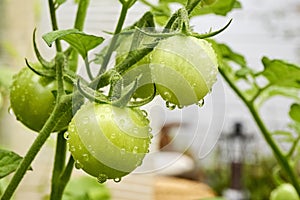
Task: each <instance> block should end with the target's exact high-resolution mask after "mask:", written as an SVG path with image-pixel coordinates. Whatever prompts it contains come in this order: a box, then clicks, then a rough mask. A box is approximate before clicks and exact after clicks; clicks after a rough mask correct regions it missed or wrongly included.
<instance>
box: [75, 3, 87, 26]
mask: <svg viewBox="0 0 300 200" xmlns="http://www.w3.org/2000/svg"><path fill="white" fill-rule="evenodd" d="M89 3H90V0H80V1H79V4H78V9H77V14H76V19H75V23H74V28H76V29H78V30H79V31H82V30H83V26H84V22H85V18H86V13H87V9H88V7H89Z"/></svg>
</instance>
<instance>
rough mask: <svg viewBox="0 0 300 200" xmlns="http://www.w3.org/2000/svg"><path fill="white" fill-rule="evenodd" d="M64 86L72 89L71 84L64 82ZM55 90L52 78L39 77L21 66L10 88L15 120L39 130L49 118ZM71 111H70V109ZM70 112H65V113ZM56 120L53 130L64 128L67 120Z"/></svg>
mask: <svg viewBox="0 0 300 200" xmlns="http://www.w3.org/2000/svg"><path fill="white" fill-rule="evenodd" d="M65 86H66V88H67V89H68V90H69V91H72V85H71V84H69V83H66V82H65ZM55 90H57V84H56V81H55V80H54V79H51V78H46V77H41V76H39V75H37V74H35V73H34V72H32V71H31V70H30V69H29V68H23V69H21V71H20V72H19V73H18V74H16V75H15V76H14V78H13V83H12V86H11V90H10V104H11V109H12V110H13V112H14V114H15V116H16V118H17V120H19V121H20V122H21V123H22V124H24V125H25V126H26V127H28V128H29V129H31V130H34V131H37V132H38V131H40V130H41V128H42V127H43V125H44V124H45V122H46V121H47V119H48V118H49V116H50V114H51V112H52V110H53V108H54V106H55V101H56V99H55V96H54V94H53V93H52V92H53V91H55ZM71 112H72V111H71ZM68 114H69V115H71V114H72V113H67V115H68ZM65 119H66V121H64V120H61V121H59V122H58V124H57V126H56V127H55V129H54V131H58V130H61V129H65V128H66V127H67V125H68V120H67V118H65Z"/></svg>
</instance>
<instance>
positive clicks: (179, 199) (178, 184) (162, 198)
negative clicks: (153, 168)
mask: <svg viewBox="0 0 300 200" xmlns="http://www.w3.org/2000/svg"><path fill="white" fill-rule="evenodd" d="M154 188H155V200H168V199H172V200H195V199H201V198H209V197H214V196H215V193H214V192H213V190H212V189H211V188H210V187H209V186H208V185H206V184H204V183H200V182H197V181H192V180H187V179H182V178H175V177H167V176H157V177H155V187H154Z"/></svg>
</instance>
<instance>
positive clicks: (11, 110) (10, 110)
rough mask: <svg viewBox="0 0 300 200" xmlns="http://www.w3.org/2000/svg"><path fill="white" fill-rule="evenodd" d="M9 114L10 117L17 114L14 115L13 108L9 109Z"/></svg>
mask: <svg viewBox="0 0 300 200" xmlns="http://www.w3.org/2000/svg"><path fill="white" fill-rule="evenodd" d="M8 113H9V114H10V115H15V113H14V111H13V109H12V108H11V107H9V108H8Z"/></svg>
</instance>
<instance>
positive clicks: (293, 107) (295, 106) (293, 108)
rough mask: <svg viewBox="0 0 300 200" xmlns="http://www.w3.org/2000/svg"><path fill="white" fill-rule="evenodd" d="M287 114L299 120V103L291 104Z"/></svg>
mask: <svg viewBox="0 0 300 200" xmlns="http://www.w3.org/2000/svg"><path fill="white" fill-rule="evenodd" d="M289 115H290V117H291V118H292V119H293V120H294V121H296V122H300V104H297V103H294V104H292V105H291V108H290V111H289Z"/></svg>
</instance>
